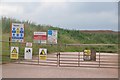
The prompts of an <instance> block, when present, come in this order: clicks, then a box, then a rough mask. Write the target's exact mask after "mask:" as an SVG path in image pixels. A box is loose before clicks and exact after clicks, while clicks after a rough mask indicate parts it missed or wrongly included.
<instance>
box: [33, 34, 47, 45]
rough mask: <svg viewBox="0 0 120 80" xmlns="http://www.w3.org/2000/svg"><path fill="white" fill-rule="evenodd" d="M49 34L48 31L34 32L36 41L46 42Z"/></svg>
mask: <svg viewBox="0 0 120 80" xmlns="http://www.w3.org/2000/svg"><path fill="white" fill-rule="evenodd" d="M46 41H47V34H46V32H34V43H42V44H46Z"/></svg>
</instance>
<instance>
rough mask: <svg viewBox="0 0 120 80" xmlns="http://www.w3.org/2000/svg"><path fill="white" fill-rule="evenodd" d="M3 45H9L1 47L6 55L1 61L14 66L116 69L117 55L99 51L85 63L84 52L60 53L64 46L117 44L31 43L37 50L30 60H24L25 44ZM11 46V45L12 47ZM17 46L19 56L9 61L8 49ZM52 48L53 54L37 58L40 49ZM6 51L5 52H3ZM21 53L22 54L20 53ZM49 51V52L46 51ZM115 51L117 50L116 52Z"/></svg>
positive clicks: (5, 42)
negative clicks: (41, 58)
mask: <svg viewBox="0 0 120 80" xmlns="http://www.w3.org/2000/svg"><path fill="white" fill-rule="evenodd" d="M0 42H2V43H3V44H9V45H7V46H6V45H3V47H2V54H3V53H7V55H2V57H3V59H4V58H6V59H8V60H7V61H9V62H13V63H15V64H29V65H40V66H55V67H93V68H94V67H97V68H118V54H112V53H102V52H101V51H100V49H99V51H96V55H95V56H96V60H92V61H85V60H84V59H83V56H84V52H83V50H82V51H78V52H62V50H61V46H64V47H65V48H67V47H69V46H77V47H81V48H82V47H83V46H84V47H87V46H117V44H44V45H43V44H37V43H32V44H33V47H34V44H35V46H37V45H38V46H37V49H35V50H34V49H33V51H34V52H33V55H34V56H33V57H32V59H30V60H25V59H24V55H23V52H24V48H25V44H26V43H25V42H24V43H20V42H10V41H0ZM12 44H13V45H12ZM11 45H12V46H17V47H19V48H20V50H19V51H20V52H19V53H20V55H19V58H18V59H16V60H11V59H10V47H11ZM42 46H44V47H46V48H47V47H54V52H53V53H51V54H50V53H49V54H48V55H47V59H46V60H40V58H39V56H38V53H39V51H38V49H39V48H40V47H42ZM4 49H6V50H4ZM22 51H23V52H22ZM48 51H49V50H48ZM116 51H117V50H116Z"/></svg>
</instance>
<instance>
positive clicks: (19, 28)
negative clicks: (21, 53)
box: [11, 23, 24, 42]
mask: <svg viewBox="0 0 120 80" xmlns="http://www.w3.org/2000/svg"><path fill="white" fill-rule="evenodd" d="M11 41H13V42H24V24H20V23H12V26H11Z"/></svg>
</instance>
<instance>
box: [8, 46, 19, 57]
mask: <svg viewBox="0 0 120 80" xmlns="http://www.w3.org/2000/svg"><path fill="white" fill-rule="evenodd" d="M10 58H11V59H18V47H11V55H10Z"/></svg>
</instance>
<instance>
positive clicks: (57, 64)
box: [57, 52, 60, 67]
mask: <svg viewBox="0 0 120 80" xmlns="http://www.w3.org/2000/svg"><path fill="white" fill-rule="evenodd" d="M59 56H60V54H59V52H58V53H57V66H58V67H59V66H60V64H59V62H60V61H59V60H60V59H59Z"/></svg>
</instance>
